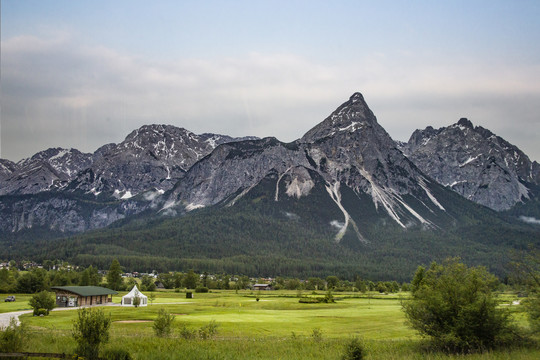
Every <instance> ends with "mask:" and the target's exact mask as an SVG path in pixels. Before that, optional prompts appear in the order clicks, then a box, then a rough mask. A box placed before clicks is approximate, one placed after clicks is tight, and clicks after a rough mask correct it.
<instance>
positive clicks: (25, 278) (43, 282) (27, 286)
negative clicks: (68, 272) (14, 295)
mask: <svg viewBox="0 0 540 360" xmlns="http://www.w3.org/2000/svg"><path fill="white" fill-rule="evenodd" d="M48 288H49V277H48V276H47V271H46V270H45V269H32V270H31V271H29V272H27V273H24V274H23V275H21V276H19V278H18V279H17V285H16V289H17V292H20V293H26V294H33V293H36V292H38V291H43V290H47V289H48Z"/></svg>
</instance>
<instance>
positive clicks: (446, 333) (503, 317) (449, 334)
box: [402, 259, 515, 351]
mask: <svg viewBox="0 0 540 360" xmlns="http://www.w3.org/2000/svg"><path fill="white" fill-rule="evenodd" d="M420 273H422V274H423V275H422V278H421V280H419V279H418V278H419V276H416V275H418V274H420ZM416 275H415V280H417V281H413V282H414V286H415V291H414V293H413V297H412V299H411V300H410V301H404V302H403V304H402V305H403V311H404V312H405V315H406V317H407V319H408V321H409V324H410V325H411V327H412V328H414V329H416V330H417V331H419V332H420V334H421V335H422V336H425V337H428V338H430V339H431V340H432V342H433V344H434V345H435V346H436V347H437V348H440V349H445V350H450V351H464V350H469V349H486V348H493V347H494V346H496V345H498V344H502V343H504V342H505V341H510V340H511V339H513V337H514V334H515V328H514V326H513V324H512V323H511V320H510V317H509V313H508V311H507V310H505V309H501V308H499V307H497V302H496V300H495V299H494V297H493V295H492V291H491V287H492V286H493V284H494V283H496V279H495V277H494V276H493V275H491V274H490V273H488V272H487V271H486V269H485V268H483V267H471V268H469V267H467V266H466V265H464V264H462V263H460V262H459V260H458V259H448V260H446V261H445V262H444V263H443V264H437V263H435V262H434V263H433V264H431V266H430V267H429V269H428V270H421V269H420V268H419V269H418V270H417V271H416Z"/></svg>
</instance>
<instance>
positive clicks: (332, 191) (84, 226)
mask: <svg viewBox="0 0 540 360" xmlns="http://www.w3.org/2000/svg"><path fill="white" fill-rule="evenodd" d="M539 185H540V166H539V164H538V163H537V162H535V161H531V160H530V159H529V158H528V157H527V156H526V155H525V154H524V153H523V152H522V151H521V150H519V149H518V148H517V147H516V146H514V145H512V144H510V143H508V142H507V141H505V140H504V139H502V138H500V137H498V136H496V135H494V134H493V133H491V132H490V131H489V130H487V129H484V128H482V127H474V126H473V125H472V123H471V122H470V121H469V120H467V119H460V120H459V121H458V122H457V123H456V124H453V125H450V126H448V127H444V128H440V129H433V128H432V127H428V128H426V129H424V130H416V131H415V132H414V133H413V134H412V136H411V138H410V140H409V141H408V142H407V143H401V142H396V141H394V140H393V139H392V138H391V137H390V136H389V135H388V133H387V132H386V131H385V130H384V129H383V128H382V126H380V124H379V123H378V122H377V119H376V117H375V115H374V114H373V112H372V111H371V110H370V109H369V107H368V105H367V103H366V102H365V100H364V97H363V96H362V94H360V93H355V94H353V95H352V96H351V97H350V98H349V100H348V101H346V102H345V103H343V104H342V105H341V106H339V107H338V108H337V109H336V110H335V111H334V112H332V113H331V114H330V115H329V116H328V117H327V118H326V119H325V120H323V121H322V122H321V123H319V124H318V125H316V126H315V127H313V128H312V129H311V130H309V131H308V132H307V133H306V134H305V135H304V136H303V137H302V138H300V139H298V140H296V141H294V142H291V143H283V142H280V141H279V140H277V139H275V138H263V139H258V138H254V137H246V138H231V137H228V136H224V135H215V134H202V135H196V134H193V133H191V132H190V131H188V130H185V129H181V128H177V127H173V126H166V125H148V126H143V127H141V128H139V129H137V130H135V131H133V132H132V133H131V134H129V135H128V136H127V137H126V139H125V140H124V141H123V142H122V143H120V144H107V145H104V146H102V147H101V148H99V149H98V150H97V151H95V152H94V153H93V154H85V153H81V152H80V151H78V150H75V149H69V150H66V149H60V148H57V149H48V150H46V151H42V152H40V153H38V154H36V155H34V156H33V157H31V158H29V159H25V160H22V161H20V162H18V163H13V162H10V161H8V160H1V161H0V214H1V220H0V232H1V233H0V234H3V235H2V237H3V238H4V239H5V240H4V243H5V244H6V245H8V246H7V247H4V248H5V249H8V248H9V250H4V251H3V252H2V251H0V257H7V256H9V255H10V254H12V255H17V256H22V255H23V254H24V255H26V256H36V257H42V258H45V257H51V256H57V257H63V258H72V259H76V260H77V261H78V262H80V263H88V262H92V261H94V262H95V261H96V260H95V259H94V260H92V256H95V255H99V256H100V257H101V258H106V259H108V258H107V257H110V256H113V255H117V256H124V263H126V264H130V266H143V265H141V264H145V265H144V266H150V264H151V265H152V266H160V264H161V265H162V266H163V264H166V263H168V264H169V267H179V268H182V267H184V268H185V267H186V266H192V267H194V266H206V267H212V266H213V267H216V266H217V268H216V269H214V270H223V271H231V270H233V269H236V270H237V271H244V272H251V273H257V274H268V273H271V272H272V271H273V272H274V273H273V274H274V275H275V274H276V273H278V274H295V275H299V274H300V275H303V274H305V275H307V276H309V274H313V273H321V274H324V273H328V272H331V271H333V272H334V273H336V272H341V274H342V276H348V277H351V276H352V274H353V273H356V274H363V275H364V276H368V275H370V276H379V277H383V278H384V277H386V278H390V277H392V276H393V277H394V278H396V272H397V273H398V274H399V276H404V275H403V273H402V272H403V271H411V269H413V267H414V266H416V265H418V263H419V262H420V263H421V262H424V263H426V262H429V261H432V260H433V259H438V258H441V257H445V256H456V255H458V256H462V257H464V258H465V259H466V260H469V261H470V262H472V263H484V264H485V265H488V264H489V265H490V266H493V267H495V268H496V269H497V270H498V271H499V272H502V271H503V270H502V267H503V263H504V258H505V256H504V255H502V254H504V253H506V252H508V251H510V250H512V249H521V248H524V247H526V246H527V245H528V244H530V243H532V244H533V245H535V246H538V245H539V243H540V240H539V239H540V236H539V235H540V228H539V227H538V226H537V225H535V224H534V220H536V217H537V216H538V209H539V208H540V207H539V206H538V195H539V194H540V191H539ZM520 216H521V217H522V219H529V220H530V219H532V221H529V223H527V222H525V221H521V220H519V218H520ZM531 222H532V223H533V224H530V223H531ZM96 229H97V230H96ZM99 229H101V230H99ZM90 230H93V231H90ZM74 234H79V235H74ZM36 237H39V239H36ZM142 238H145V239H146V241H145V242H143V241H142V240H141V239H142ZM263 254H267V255H263ZM383 258H386V259H387V260H389V261H392V266H386V268H381V267H380V266H381V264H380V261H381V259H383ZM145 259H146V260H145ZM158 259H160V260H158ZM295 260H296V262H297V263H300V264H302V265H294V264H295ZM254 261H255V262H256V263H257V264H253V262H254ZM136 264H138V265H136ZM286 264H289V265H286ZM278 269H281V270H278ZM139 270H140V269H139ZM407 275H408V274H407ZM399 276H397V277H399Z"/></svg>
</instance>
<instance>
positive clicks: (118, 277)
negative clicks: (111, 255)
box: [107, 259, 123, 290]
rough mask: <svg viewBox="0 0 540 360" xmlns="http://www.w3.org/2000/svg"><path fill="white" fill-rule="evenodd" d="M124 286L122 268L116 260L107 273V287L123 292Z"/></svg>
mask: <svg viewBox="0 0 540 360" xmlns="http://www.w3.org/2000/svg"><path fill="white" fill-rule="evenodd" d="M122 286H123V280H122V268H121V267H120V263H119V262H118V260H116V259H114V260H113V261H112V263H111V267H110V268H109V272H108V273H107V287H108V288H109V289H112V290H121V288H122Z"/></svg>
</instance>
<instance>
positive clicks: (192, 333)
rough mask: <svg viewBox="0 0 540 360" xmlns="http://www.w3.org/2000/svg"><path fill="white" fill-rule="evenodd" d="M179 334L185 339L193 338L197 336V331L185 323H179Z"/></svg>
mask: <svg viewBox="0 0 540 360" xmlns="http://www.w3.org/2000/svg"><path fill="white" fill-rule="evenodd" d="M180 336H181V337H183V338H184V339H186V340H190V339H194V338H195V337H196V336H197V331H196V330H192V329H190V328H188V326H187V325H186V324H185V323H182V324H181V325H180Z"/></svg>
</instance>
